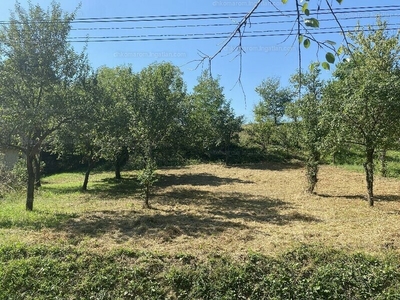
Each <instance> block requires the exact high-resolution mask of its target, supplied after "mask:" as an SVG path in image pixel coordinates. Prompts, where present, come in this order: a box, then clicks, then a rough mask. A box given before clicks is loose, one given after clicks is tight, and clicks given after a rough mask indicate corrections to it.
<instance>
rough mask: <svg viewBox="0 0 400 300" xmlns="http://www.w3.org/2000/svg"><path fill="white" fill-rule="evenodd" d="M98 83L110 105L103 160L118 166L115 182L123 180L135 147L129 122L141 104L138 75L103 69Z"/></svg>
mask: <svg viewBox="0 0 400 300" xmlns="http://www.w3.org/2000/svg"><path fill="white" fill-rule="evenodd" d="M97 80H98V84H99V86H100V87H101V89H102V92H103V96H104V97H105V98H106V99H105V102H106V103H108V104H106V106H105V107H104V112H105V114H104V121H103V125H102V136H101V138H100V143H101V146H102V157H103V158H105V159H107V160H110V161H112V162H113V163H114V166H115V178H116V179H121V168H122V167H123V166H124V165H125V164H126V163H127V161H128V159H129V152H130V151H129V150H130V149H133V148H134V144H135V141H134V140H133V138H132V135H131V133H130V131H129V122H130V118H131V111H135V105H136V103H137V101H138V100H137V94H138V90H139V80H138V75H137V74H135V73H133V72H132V69H131V67H129V66H120V67H116V68H107V67H102V68H100V69H99V70H98V72H97ZM129 107H130V109H129Z"/></svg>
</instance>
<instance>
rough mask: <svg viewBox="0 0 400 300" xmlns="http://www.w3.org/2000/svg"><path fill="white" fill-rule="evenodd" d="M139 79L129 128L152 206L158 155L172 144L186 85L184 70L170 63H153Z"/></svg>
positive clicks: (146, 205) (140, 177) (139, 75)
mask: <svg viewBox="0 0 400 300" xmlns="http://www.w3.org/2000/svg"><path fill="white" fill-rule="evenodd" d="M138 79H139V88H138V93H137V97H136V101H135V103H134V105H133V106H131V107H129V108H128V109H129V111H130V114H131V116H130V123H129V128H130V132H131V134H132V136H133V138H134V139H135V141H137V146H136V149H137V152H138V155H140V156H141V158H142V160H143V170H142V172H141V174H140V176H139V179H140V182H141V183H142V185H143V187H144V192H145V203H144V205H145V207H150V204H149V197H150V187H151V185H152V184H153V183H154V181H155V175H154V172H155V170H156V168H157V158H158V157H160V156H161V155H162V152H163V151H167V149H168V148H171V147H173V143H174V142H175V141H174V138H176V132H177V130H178V129H179V127H180V115H181V114H182V103H183V101H184V99H185V97H186V87H185V84H184V82H183V79H182V76H181V71H180V70H179V68H178V67H176V66H174V65H172V64H170V63H160V64H152V65H150V66H148V67H147V68H144V69H143V70H142V71H141V72H140V73H139V74H138Z"/></svg>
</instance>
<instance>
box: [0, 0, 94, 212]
mask: <svg viewBox="0 0 400 300" xmlns="http://www.w3.org/2000/svg"><path fill="white" fill-rule="evenodd" d="M75 14H76V12H73V13H64V12H63V11H62V10H61V8H60V5H59V4H56V3H55V2H53V3H52V4H51V6H50V8H49V9H48V10H47V11H45V10H43V9H42V8H41V7H40V6H38V5H32V4H29V9H28V10H27V11H26V10H24V9H23V8H22V7H21V5H20V4H19V3H18V2H17V4H16V6H15V12H14V13H13V14H12V15H11V17H10V22H9V23H7V24H6V25H3V26H2V28H1V30H0V45H1V47H0V86H1V90H0V93H1V94H0V114H1V115H0V117H1V118H0V128H1V131H2V140H1V144H2V145H6V146H9V147H14V148H16V149H19V150H21V151H22V152H23V153H24V154H25V156H26V166H27V171H28V182H27V197H26V209H27V210H33V201H34V183H35V173H34V163H33V161H34V159H35V157H36V156H37V155H38V153H39V152H40V149H41V147H42V144H43V143H44V142H45V140H46V139H47V138H48V137H49V135H50V134H52V133H53V132H55V131H56V130H57V129H59V128H60V127H61V126H62V125H63V124H65V123H67V122H72V121H73V120H74V119H75V118H79V117H81V116H82V113H83V112H84V111H85V110H84V109H82V110H80V108H81V107H82V101H81V95H80V93H79V90H80V89H81V87H80V81H81V80H82V78H86V74H87V72H88V65H87V60H86V56H85V54H84V53H80V54H78V53H76V52H75V51H74V49H73V48H72V47H71V45H70V44H69V43H68V34H69V31H70V29H71V25H70V23H71V21H72V20H73V19H74V18H75ZM72 87H73V88H72Z"/></svg>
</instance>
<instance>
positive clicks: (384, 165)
mask: <svg viewBox="0 0 400 300" xmlns="http://www.w3.org/2000/svg"><path fill="white" fill-rule="evenodd" d="M386 154H387V149H386V147H384V148H383V149H382V152H381V157H380V159H381V170H380V171H381V175H382V176H383V177H386V176H387V156H386Z"/></svg>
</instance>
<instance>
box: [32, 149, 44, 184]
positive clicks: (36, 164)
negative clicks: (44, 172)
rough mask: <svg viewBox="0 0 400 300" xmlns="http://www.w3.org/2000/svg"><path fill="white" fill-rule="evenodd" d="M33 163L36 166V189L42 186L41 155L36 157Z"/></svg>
mask: <svg viewBox="0 0 400 300" xmlns="http://www.w3.org/2000/svg"><path fill="white" fill-rule="evenodd" d="M33 162H34V164H35V188H39V187H41V186H42V183H41V182H40V153H39V154H38V155H37V156H35V157H34V159H33Z"/></svg>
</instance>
